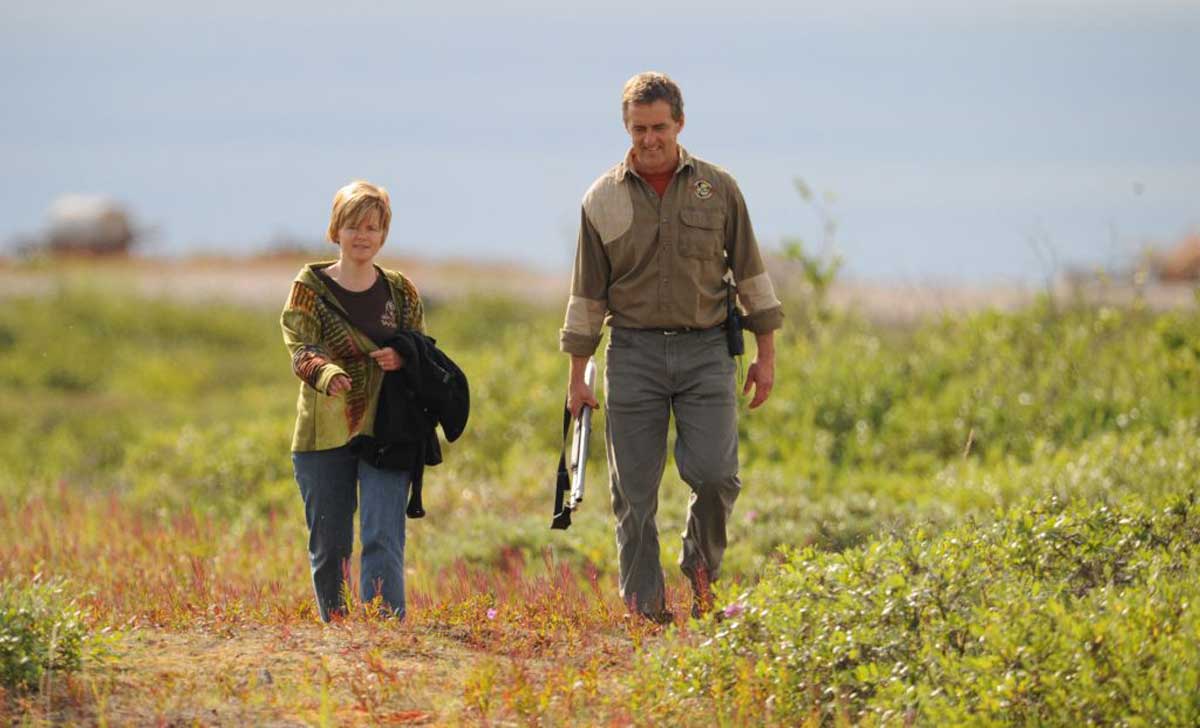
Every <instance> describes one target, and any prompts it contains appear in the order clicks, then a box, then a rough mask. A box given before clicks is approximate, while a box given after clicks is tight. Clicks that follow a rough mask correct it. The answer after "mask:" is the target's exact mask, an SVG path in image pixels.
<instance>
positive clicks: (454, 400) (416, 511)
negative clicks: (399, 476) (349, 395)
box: [355, 331, 471, 518]
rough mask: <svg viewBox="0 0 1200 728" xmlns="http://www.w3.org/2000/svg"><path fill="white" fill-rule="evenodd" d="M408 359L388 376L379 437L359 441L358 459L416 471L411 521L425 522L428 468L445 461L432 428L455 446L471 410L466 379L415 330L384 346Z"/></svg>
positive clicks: (379, 413)
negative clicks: (423, 494) (423, 496)
mask: <svg viewBox="0 0 1200 728" xmlns="http://www.w3.org/2000/svg"><path fill="white" fill-rule="evenodd" d="M382 346H385V347H386V346H390V347H392V348H393V349H395V350H396V353H398V354H400V356H402V357H404V366H403V367H401V368H400V369H397V370H395V371H391V372H388V373H387V374H386V375H385V376H384V378H383V388H382V389H381V390H380V392H379V406H378V409H377V413H376V415H375V436H374V437H373V438H371V437H360V438H358V439H357V440H356V442H355V445H356V447H357V449H358V451H359V453H360V455H361V456H362V457H363V459H365V460H366V461H367V462H369V463H371V464H372V465H374V466H375V467H378V468H384V469H389V470H411V471H412V494H411V496H410V497H409V500H408V509H407V513H408V516H409V518H421V517H422V516H424V515H425V509H424V507H423V506H422V504H421V482H422V479H423V474H424V470H425V466H426V465H437V464H438V463H440V462H442V449H441V446H440V445H439V444H438V438H437V432H436V431H435V430H434V428H435V427H436V426H438V425H441V427H442V433H443V434H444V435H445V436H446V440H447V441H448V442H454V441H455V440H457V439H458V437H459V435H461V434H462V432H463V429H464V428H465V427H466V425H467V417H468V415H469V414H470V411H471V397H470V388H469V387H468V384H467V377H466V375H465V374H463V372H462V370H461V369H459V368H458V365H457V364H455V363H454V361H453V360H452V359H450V357H448V356H446V354H445V353H444V352H443V351H442V350H441V349H439V348H437V342H436V341H435V340H434V339H432V338H430V337H428V336H426V335H424V334H422V333H420V332H417V331H401V332H398V333H397V334H396V335H395V336H394V337H393V338H391V339H389V340H388V341H386V342H383V344H382Z"/></svg>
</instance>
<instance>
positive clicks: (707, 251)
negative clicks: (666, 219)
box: [679, 207, 725, 260]
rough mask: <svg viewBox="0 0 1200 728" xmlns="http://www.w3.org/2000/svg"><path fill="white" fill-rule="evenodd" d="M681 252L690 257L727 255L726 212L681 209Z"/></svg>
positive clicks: (712, 257)
mask: <svg viewBox="0 0 1200 728" xmlns="http://www.w3.org/2000/svg"><path fill="white" fill-rule="evenodd" d="M679 220H680V222H682V223H683V224H682V225H680V226H679V253H680V255H685V256H687V257H689V258H702V259H706V260H715V259H720V258H723V257H725V245H724V237H725V236H724V231H725V212H724V211H722V210H697V209H693V208H687V207H685V208H683V209H682V210H680V211H679Z"/></svg>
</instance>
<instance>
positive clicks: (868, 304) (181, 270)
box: [0, 256, 1198, 322]
mask: <svg viewBox="0 0 1200 728" xmlns="http://www.w3.org/2000/svg"><path fill="white" fill-rule="evenodd" d="M304 262H305V259H304V258H301V257H296V256H268V257H257V258H192V259H185V260H163V259H151V258H72V259H63V260H52V261H38V262H24V261H11V260H10V261H4V260H0V299H3V298H6V297H10V296H29V295H39V294H46V293H53V292H55V291H57V290H59V289H61V288H64V287H74V286H78V285H86V286H91V287H98V288H102V289H111V290H125V291H129V292H131V293H134V294H137V295H139V296H146V297H152V298H160V297H167V298H175V299H180V300H186V301H197V302H201V301H214V302H215V301H220V302H226V303H233V304H238V305H249V306H269V307H276V306H279V307H282V305H283V302H284V299H285V298H286V297H287V293H288V289H289V288H290V285H291V281H292V279H293V278H294V277H295V275H296V272H297V271H298V270H299V269H300V267H301V265H303V263H304ZM381 263H382V264H383V265H385V266H386V267H389V268H395V269H398V270H401V271H403V272H404V273H405V274H406V275H408V276H409V277H410V278H411V279H412V280H413V281H415V282H416V284H417V286H418V287H419V288H420V289H421V293H422V295H423V296H425V297H427V298H430V299H441V300H448V299H456V298H462V297H467V296H475V295H511V296H517V297H521V298H524V299H527V300H530V301H533V302H537V303H543V304H546V305H556V306H561V305H563V304H564V303H565V301H566V297H567V291H568V287H569V284H570V272H569V271H563V272H561V273H552V272H545V271H538V270H535V269H530V268H523V267H520V266H516V265H503V264H479V263H471V262H463V261H431V260H421V259H414V258H389V259H383V260H381ZM768 265H769V268H770V269H771V274H772V277H773V278H774V279H775V281H776V287H777V288H778V289H779V294H780V297H781V298H785V299H787V298H794V297H796V296H801V295H806V289H805V286H804V283H803V279H802V276H801V274H800V272H799V270H798V268H796V267H795V266H794V265H793V264H791V263H788V262H786V261H779V260H772V261H770V262H769V264H768ZM1043 293H1051V294H1053V295H1054V296H1055V297H1056V298H1057V299H1059V300H1063V301H1074V300H1084V301H1087V302H1091V303H1110V304H1128V303H1131V302H1132V301H1134V300H1137V299H1139V298H1140V300H1142V301H1144V302H1145V304H1146V305H1147V306H1149V307H1150V308H1153V309H1159V310H1162V309H1177V308H1189V307H1194V306H1196V305H1197V302H1198V298H1197V294H1196V288H1195V286H1193V285H1180V284H1174V285H1164V284H1156V283H1147V284H1144V285H1138V284H1136V283H1135V282H1134V281H1133V280H1132V276H1123V277H1121V276H1113V277H1111V278H1109V279H1101V278H1098V277H1096V276H1075V277H1074V278H1073V279H1067V278H1062V279H1060V280H1058V281H1056V282H1054V283H1052V284H1047V285H1042V286H1032V285H1017V284H994V285H982V286H980V285H977V286H970V285H964V284H954V283H938V282H902V281H901V282H892V283H878V282H860V281H854V280H841V281H838V282H837V283H835V284H834V285H833V287H832V288H831V289H830V292H829V301H830V303H831V304H832V305H833V306H834V307H835V308H839V309H852V310H855V311H857V312H859V313H861V314H862V315H864V316H866V317H868V318H871V319H873V320H879V321H896V322H903V321H912V320H916V319H921V318H926V317H930V316H937V315H940V314H946V313H961V312H965V311H975V310H981V309H988V308H992V309H999V310H1011V309H1014V308H1019V307H1021V306H1024V305H1027V304H1029V303H1030V302H1031V301H1032V300H1034V299H1035V298H1036V297H1037V296H1038V295H1040V294H1043Z"/></svg>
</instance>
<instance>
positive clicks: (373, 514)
mask: <svg viewBox="0 0 1200 728" xmlns="http://www.w3.org/2000/svg"><path fill="white" fill-rule="evenodd" d="M292 466H293V468H294V470H295V473H296V483H297V484H298V485H299V486H300V495H301V496H302V497H303V498H304V518H305V520H306V521H307V522H308V558H309V561H310V563H311V564H312V578H313V588H314V589H315V590H316V593H317V608H318V609H319V610H320V613H321V619H322V620H324V621H326V622H328V621H329V619H330V617H331V616H332V615H333V614H334V613H342V614H344V613H345V611H346V602H345V600H344V599H343V596H342V583H343V572H342V565H343V564H346V565H348V564H349V563H350V555H351V554H352V553H353V551H354V511H355V509H356V508H357V505H358V502H357V501H358V497H359V493H361V498H362V511H361V512H360V513H359V530H360V531H361V534H360V537H361V539H362V582H361V591H360V594H361V596H362V600H363V601H364V602H367V601H370V600H371V599H374V598H375V596H376V595H377V594H379V595H382V596H383V602H384V606H385V607H386V608H387V609H389V610H391V612H392V613H393V614H394V615H396V616H397V617H399V618H401V619H403V618H404V612H405V605H404V520H405V515H404V509H405V506H406V504H407V502H408V488H409V485H410V483H411V480H412V476H411V473H409V472H408V471H406V470H405V471H398V470H380V469H379V468H376V467H374V466H372V465H370V464H369V463H366V462H364V461H363V460H361V459H360V458H359V457H358V456H357V455H355V454H354V453H353V452H351V451H350V448H349V447H348V446H343V447H338V448H334V449H332V450H316V451H313V452H294V453H292Z"/></svg>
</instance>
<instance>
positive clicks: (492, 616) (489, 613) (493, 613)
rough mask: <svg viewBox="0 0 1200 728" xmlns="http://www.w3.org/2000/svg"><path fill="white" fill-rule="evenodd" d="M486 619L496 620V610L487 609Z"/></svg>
mask: <svg viewBox="0 0 1200 728" xmlns="http://www.w3.org/2000/svg"><path fill="white" fill-rule="evenodd" d="M487 618H488V619H495V618H496V608H495V607H492V608H490V609H488V610H487Z"/></svg>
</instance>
